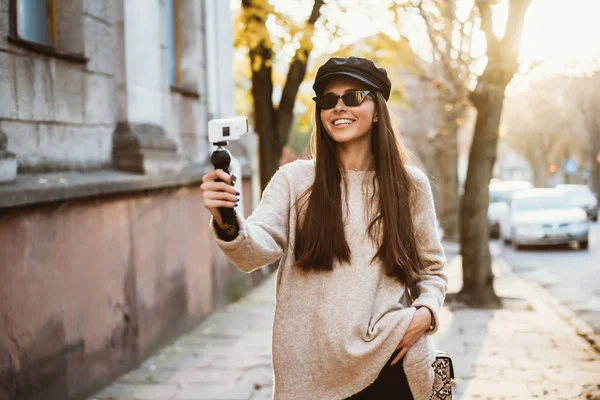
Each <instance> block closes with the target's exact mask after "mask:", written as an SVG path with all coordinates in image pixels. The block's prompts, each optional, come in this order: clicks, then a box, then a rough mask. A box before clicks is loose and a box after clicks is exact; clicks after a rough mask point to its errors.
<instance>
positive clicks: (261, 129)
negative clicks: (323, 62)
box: [236, 0, 324, 189]
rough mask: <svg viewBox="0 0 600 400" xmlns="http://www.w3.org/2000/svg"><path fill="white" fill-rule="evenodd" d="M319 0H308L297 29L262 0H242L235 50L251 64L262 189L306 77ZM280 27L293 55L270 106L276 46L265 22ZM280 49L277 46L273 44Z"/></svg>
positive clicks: (274, 168)
mask: <svg viewBox="0 0 600 400" xmlns="http://www.w3.org/2000/svg"><path fill="white" fill-rule="evenodd" d="M323 3H324V0H314V3H313V6H312V10H311V12H310V15H309V17H308V19H307V20H306V22H305V23H304V25H303V26H301V27H298V26H296V24H294V22H293V21H292V19H291V18H289V17H286V16H284V15H282V14H280V13H277V12H276V11H275V9H274V7H273V6H272V5H271V4H270V3H269V2H268V0H242V9H241V13H240V17H239V24H241V29H239V30H238V31H237V36H236V46H243V47H245V48H246V49H247V51H248V61H249V63H250V66H251V70H252V72H251V74H252V78H251V82H252V89H251V93H252V100H253V117H254V129H255V131H256V133H257V135H258V137H259V158H260V161H259V165H260V167H259V168H260V183H261V187H262V188H263V189H264V187H265V186H266V184H267V183H268V182H269V180H270V179H271V177H272V176H273V174H274V173H275V171H277V168H278V167H279V159H280V157H281V151H282V149H283V146H284V145H285V144H286V142H287V138H288V135H289V132H290V128H291V126H292V121H293V117H294V113H293V111H294V103H295V101H296V96H297V94H298V89H299V87H300V84H301V83H302V81H303V80H304V77H305V75H306V69H307V63H308V59H309V56H310V54H311V51H312V42H311V39H312V37H313V32H314V30H315V23H316V22H317V20H318V19H319V18H320V17H321V7H322V5H323ZM277 22H279V23H280V26H281V27H283V28H284V29H286V30H287V35H289V41H291V42H294V43H295V46H296V51H295V54H294V56H293V57H292V60H291V61H290V64H289V69H288V72H287V76H286V79H285V84H284V85H283V89H282V93H281V100H280V101H279V104H277V105H276V104H274V102H273V90H274V84H273V62H274V58H275V53H276V50H277V49H278V46H277V44H276V43H275V42H274V40H273V39H272V38H271V34H270V32H269V29H268V28H267V24H268V23H277ZM279 47H281V46H279Z"/></svg>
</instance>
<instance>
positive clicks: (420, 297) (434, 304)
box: [412, 170, 448, 334]
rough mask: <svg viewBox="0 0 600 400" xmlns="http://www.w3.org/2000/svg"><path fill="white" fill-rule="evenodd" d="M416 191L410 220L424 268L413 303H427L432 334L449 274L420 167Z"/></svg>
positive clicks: (431, 202) (424, 304) (416, 178)
mask: <svg viewBox="0 0 600 400" xmlns="http://www.w3.org/2000/svg"><path fill="white" fill-rule="evenodd" d="M413 176H414V178H415V183H416V189H417V193H416V196H415V201H414V203H413V207H414V211H413V224H414V228H415V237H416V240H417V243H418V246H419V251H420V254H421V257H422V259H423V262H424V265H425V269H424V271H423V272H422V273H421V275H422V278H421V280H420V281H419V282H418V283H417V284H416V296H417V297H416V299H415V300H414V301H413V303H412V306H413V307H417V308H418V307H427V308H428V309H429V310H430V311H431V315H432V316H433V322H432V327H431V328H430V329H429V330H428V331H427V333H428V334H433V333H435V332H436V331H437V328H438V326H439V312H440V309H441V308H442V305H443V304H444V298H445V296H446V292H447V291H448V278H447V276H446V273H445V272H444V266H445V264H446V257H445V255H444V249H443V247H442V244H441V242H440V240H439V237H438V232H437V223H436V222H437V219H436V214H435V207H434V203H433V195H432V193H431V185H430V184H429V180H428V179H427V176H426V175H425V174H424V173H423V172H422V171H420V170H416V171H415V172H414V173H413Z"/></svg>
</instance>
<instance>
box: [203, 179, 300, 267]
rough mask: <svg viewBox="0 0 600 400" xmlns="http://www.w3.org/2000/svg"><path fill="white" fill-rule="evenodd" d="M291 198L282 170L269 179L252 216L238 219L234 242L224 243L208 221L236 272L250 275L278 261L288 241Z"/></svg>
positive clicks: (212, 222)
mask: <svg viewBox="0 0 600 400" xmlns="http://www.w3.org/2000/svg"><path fill="white" fill-rule="evenodd" d="M290 195H291V190H290V184H289V180H288V176H287V174H286V172H285V171H284V169H283V168H281V169H279V170H278V171H277V172H276V173H275V175H273V178H271V181H270V182H269V184H268V185H267V187H266V188H265V190H264V192H263V196H262V199H261V201H260V203H259V205H258V207H257V208H256V209H255V210H254V212H253V213H252V215H251V216H250V217H249V218H248V219H247V220H246V219H244V218H243V217H242V216H240V215H239V214H238V215H237V223H238V227H239V230H238V235H237V237H235V238H234V239H233V240H223V239H222V238H221V237H220V235H219V234H218V232H217V230H216V229H215V224H214V219H213V218H211V220H210V230H211V232H212V234H213V237H214V238H215V240H216V242H217V244H218V245H219V247H220V248H221V250H223V253H225V255H226V256H227V258H228V259H229V260H230V261H231V262H232V263H233V264H234V265H235V266H236V267H237V268H238V269H240V270H241V271H244V272H252V271H254V270H255V269H258V268H260V267H263V266H265V265H269V264H271V263H273V262H275V261H277V260H278V259H279V258H280V257H281V255H282V254H283V251H284V249H285V248H286V246H287V241H288V225H289V224H288V221H289V209H290V204H289V202H290V200H289V199H290Z"/></svg>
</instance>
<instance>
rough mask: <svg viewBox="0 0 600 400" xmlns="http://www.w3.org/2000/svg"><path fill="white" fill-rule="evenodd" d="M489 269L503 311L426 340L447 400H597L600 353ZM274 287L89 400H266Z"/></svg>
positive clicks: (472, 314)
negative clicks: (450, 376) (448, 385)
mask: <svg viewBox="0 0 600 400" xmlns="http://www.w3.org/2000/svg"><path fill="white" fill-rule="evenodd" d="M447 254H448V259H449V260H451V262H450V263H449V265H448V275H449V280H450V292H457V291H458V290H460V286H461V282H462V276H461V269H460V257H459V256H455V254H456V247H455V246H451V245H449V246H447ZM494 260H495V261H494V273H495V275H496V276H497V278H496V280H495V286H496V292H497V294H498V295H500V296H502V297H503V298H504V299H505V303H506V307H505V308H503V309H502V310H475V309H469V308H464V307H459V306H453V305H450V307H448V306H446V307H444V309H443V311H442V314H441V317H440V318H441V326H440V329H439V332H438V333H436V334H435V335H434V336H433V340H434V342H435V343H436V346H437V347H438V348H440V349H442V350H445V351H446V352H448V353H449V354H450V355H451V356H452V358H453V360H454V364H455V373H456V381H455V386H454V388H455V393H456V396H455V399H459V400H471V399H478V400H479V399H523V400H525V399H527V400H530V399H538V398H541V399H594V398H596V399H600V397H594V396H596V395H597V394H598V393H600V392H599V389H600V386H599V385H600V353H599V352H598V351H596V350H595V349H594V348H593V347H592V346H591V345H590V343H588V341H586V340H585V338H584V337H582V336H581V335H580V334H578V332H577V330H578V329H579V330H581V329H584V330H585V329H586V328H585V326H584V325H581V322H580V321H578V320H576V319H573V316H572V315H570V314H569V313H568V311H567V312H565V311H564V309H559V307H558V306H557V305H556V303H555V302H553V301H552V299H551V298H549V295H548V294H547V292H545V291H544V290H543V289H541V288H540V287H538V286H536V285H534V284H531V283H529V282H526V281H524V280H522V279H521V278H519V277H518V276H516V275H515V274H512V273H511V271H510V268H509V267H508V266H507V265H506V263H504V262H503V260H502V259H500V258H499V257H494ZM274 278H275V277H274V276H273V277H271V278H270V279H269V280H268V281H267V282H265V283H264V284H262V285H261V286H260V287H258V288H256V289H255V290H253V291H252V292H251V293H250V294H249V295H248V296H247V297H245V298H244V299H242V300H241V301H239V302H237V303H235V304H231V305H230V306H228V307H227V308H226V309H224V310H223V311H220V312H218V313H215V314H213V315H212V316H211V317H209V318H208V319H207V320H205V321H204V323H202V324H201V325H200V326H199V327H198V328H197V329H195V330H194V331H193V332H191V333H189V334H187V335H185V336H183V337H181V338H180V339H179V340H177V341H176V342H174V343H173V344H171V345H170V346H168V347H166V348H165V349H164V350H163V351H162V352H160V353H159V354H157V355H156V356H154V357H152V358H150V359H148V360H147V361H146V362H144V363H143V364H142V365H141V366H140V368H138V369H137V370H135V371H133V372H130V373H129V374H126V375H124V376H122V377H121V378H120V379H119V380H118V381H117V382H115V383H114V384H112V385H111V386H109V387H107V388H106V389H105V390H103V391H102V392H100V393H98V394H97V395H95V396H93V397H91V398H90V400H91V399H93V400H133V399H139V400H188V399H189V400H192V399H193V400H203V399H206V400H267V399H271V395H272V383H273V380H272V373H271V357H270V354H271V327H272V318H273V312H274V309H275V307H274V301H273V299H274V287H275V279H274ZM582 326H583V328H582ZM579 333H582V332H579ZM594 393H596V394H594Z"/></svg>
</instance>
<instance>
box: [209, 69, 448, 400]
mask: <svg viewBox="0 0 600 400" xmlns="http://www.w3.org/2000/svg"><path fill="white" fill-rule="evenodd" d="M313 88H314V89H315V92H316V94H317V97H315V102H316V113H315V123H316V129H315V131H314V134H313V152H314V159H313V160H298V161H295V162H293V163H290V164H287V165H285V166H283V167H281V168H280V169H279V170H278V171H277V173H276V174H275V175H274V176H273V178H272V179H271V182H270V183H269V185H268V186H267V188H266V189H265V191H264V193H263V197H262V200H261V203H260V205H259V206H258V207H257V209H256V210H255V211H254V213H253V214H252V216H250V217H249V218H248V219H247V220H246V219H244V218H242V217H241V216H237V221H236V223H235V224H234V225H227V224H225V223H223V221H222V220H221V217H220V214H219V211H218V208H219V207H226V208H234V207H235V205H236V202H237V196H238V193H237V192H236V190H235V189H234V188H233V187H231V186H230V185H228V184H227V182H230V181H231V177H230V176H229V175H228V174H226V173H224V172H223V171H222V170H217V171H214V172H210V173H208V174H207V175H205V176H204V178H203V184H202V190H203V196H204V205H205V207H206V208H207V209H208V210H209V211H210V212H211V214H212V215H213V219H212V220H211V229H212V230H213V234H214V237H215V239H216V241H217V243H218V244H219V246H220V247H221V249H222V250H223V251H224V253H225V254H226V255H227V257H228V258H229V259H230V260H231V262H233V263H234V264H235V265H236V266H237V267H238V268H239V269H240V270H242V271H245V272H250V271H253V270H255V269H257V268H259V267H261V266H264V265H267V264H270V263H272V262H275V261H277V260H280V261H279V269H278V271H277V294H276V300H277V306H276V310H275V321H274V327H273V368H274V375H275V380H274V381H275V387H274V398H275V399H281V400H295V399H298V400H300V399H301V400H306V399H310V400H342V399H377V400H381V399H415V400H428V399H429V397H430V394H431V391H432V385H433V370H432V368H431V365H432V363H433V362H434V360H435V350H434V348H433V346H432V344H431V342H430V340H429V338H428V337H427V335H428V334H431V333H433V332H435V330H436V327H437V325H438V321H437V319H438V312H439V310H440V308H441V306H442V303H443V301H444V296H445V293H446V289H447V286H446V283H447V281H446V276H445V274H444V272H443V266H444V264H445V258H444V253H443V249H442V247H441V245H440V242H439V239H438V236H437V231H436V216H435V210H434V207H433V200H432V195H431V188H430V186H429V181H428V179H427V177H426V176H425V174H424V173H423V172H421V171H420V170H418V169H416V168H413V167H409V166H407V165H406V164H405V156H404V155H403V151H402V147H401V145H400V142H399V139H398V136H397V135H396V133H395V132H394V130H393V129H392V124H391V121H390V115H389V111H388V109H387V106H386V101H387V100H388V98H389V95H390V91H391V82H390V80H389V79H388V77H387V72H386V71H385V70H384V69H381V68H377V67H376V66H375V64H374V63H373V62H372V61H370V60H367V59H362V58H357V57H349V58H332V59H330V60H329V61H327V62H326V63H325V64H324V65H322V66H321V67H320V68H319V70H318V72H317V76H316V79H315V83H314V86H313ZM218 178H220V179H222V180H223V181H225V182H216V180H217V179H218ZM409 289H410V291H409ZM413 298H414V300H413Z"/></svg>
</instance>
